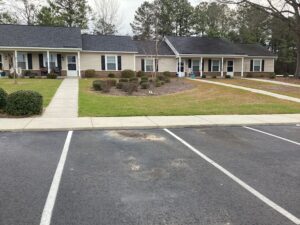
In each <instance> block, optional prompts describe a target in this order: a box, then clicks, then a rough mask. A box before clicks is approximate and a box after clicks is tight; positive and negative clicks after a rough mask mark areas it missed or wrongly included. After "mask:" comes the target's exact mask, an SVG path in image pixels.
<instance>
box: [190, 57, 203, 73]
mask: <svg viewBox="0 0 300 225" xmlns="http://www.w3.org/2000/svg"><path fill="white" fill-rule="evenodd" d="M194 61H199V63H198V65H197V63H196V65H195V66H198V67H199V70H198V71H194ZM200 63H201V60H200V59H192V71H193V72H200V70H201V68H200V67H201V66H200Z"/></svg>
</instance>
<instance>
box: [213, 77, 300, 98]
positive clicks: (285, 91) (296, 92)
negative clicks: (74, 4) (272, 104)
mask: <svg viewBox="0 0 300 225" xmlns="http://www.w3.org/2000/svg"><path fill="white" fill-rule="evenodd" d="M212 81H218V82H222V83H226V84H234V85H239V86H243V87H248V88H255V89H259V90H263V91H269V92H273V93H276V94H281V95H287V96H291V97H295V98H300V88H299V87H290V86H285V85H281V84H272V83H265V82H260V81H255V80H244V79H239V78H235V79H217V80H216V79H213V80H212Z"/></svg>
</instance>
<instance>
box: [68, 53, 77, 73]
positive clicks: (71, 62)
mask: <svg viewBox="0 0 300 225" xmlns="http://www.w3.org/2000/svg"><path fill="white" fill-rule="evenodd" d="M67 64H68V65H67V68H68V71H67V75H68V77H77V75H78V73H77V58H76V55H68V56H67Z"/></svg>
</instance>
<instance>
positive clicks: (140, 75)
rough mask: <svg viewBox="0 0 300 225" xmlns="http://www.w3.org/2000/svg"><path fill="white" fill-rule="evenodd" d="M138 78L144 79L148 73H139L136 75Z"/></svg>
mask: <svg viewBox="0 0 300 225" xmlns="http://www.w3.org/2000/svg"><path fill="white" fill-rule="evenodd" d="M136 76H137V77H144V76H146V73H145V72H144V71H139V72H137V73H136Z"/></svg>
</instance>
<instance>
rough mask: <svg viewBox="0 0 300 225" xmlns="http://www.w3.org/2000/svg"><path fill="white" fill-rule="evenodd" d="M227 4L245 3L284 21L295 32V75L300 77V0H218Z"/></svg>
mask: <svg viewBox="0 0 300 225" xmlns="http://www.w3.org/2000/svg"><path fill="white" fill-rule="evenodd" d="M219 2H222V3H227V4H247V5H251V6H253V7H255V8H257V9H259V10H261V11H263V12H266V13H268V14H270V15H272V16H274V17H276V18H278V19H280V20H281V21H282V22H284V23H285V24H286V25H287V26H288V27H289V28H290V30H291V31H292V32H293V33H294V34H295V41H296V46H297V67H296V72H295V76H296V77H298V78H300V0H276V1H274V0H265V1H261V0H219Z"/></svg>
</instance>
